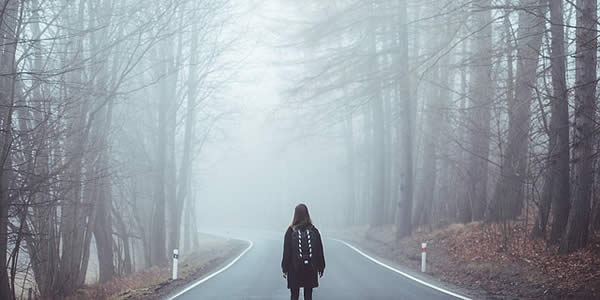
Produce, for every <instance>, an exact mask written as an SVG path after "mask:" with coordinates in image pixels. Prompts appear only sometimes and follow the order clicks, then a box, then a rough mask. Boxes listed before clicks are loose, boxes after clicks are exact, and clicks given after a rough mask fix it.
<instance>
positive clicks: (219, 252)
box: [70, 235, 247, 300]
mask: <svg viewBox="0 0 600 300" xmlns="http://www.w3.org/2000/svg"><path fill="white" fill-rule="evenodd" d="M200 245H201V247H200V249H198V250H197V251H194V252H193V253H190V254H187V255H185V254H182V256H181V257H180V260H179V274H178V279H177V280H174V281H173V280H170V278H171V268H170V266H169V267H152V268H149V269H145V270H141V271H139V272H136V273H133V274H130V275H127V276H124V277H121V278H116V279H114V280H112V281H109V282H106V283H103V284H94V285H90V286H86V287H85V288H82V289H81V290H79V291H78V292H77V293H76V295H74V296H73V297H72V298H70V299H113V300H125V299H163V298H164V297H166V296H167V295H170V294H172V293H174V292H175V291H177V290H180V289H183V288H184V287H185V286H187V285H188V284H190V283H191V282H193V281H195V280H197V279H198V278H200V277H202V276H204V275H206V274H208V273H210V272H212V271H214V270H217V269H218V268H219V267H221V266H223V265H225V264H226V263H227V262H229V261H230V260H231V259H233V258H234V257H236V256H237V255H239V254H240V253H241V252H242V251H243V250H244V249H245V248H246V247H247V243H246V242H244V241H240V240H235V239H224V238H220V237H216V236H211V235H202V237H201V239H200Z"/></svg>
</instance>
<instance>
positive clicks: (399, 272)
mask: <svg viewBox="0 0 600 300" xmlns="http://www.w3.org/2000/svg"><path fill="white" fill-rule="evenodd" d="M333 240H334V241H338V242H340V243H342V244H344V245H346V246H347V247H348V248H350V249H352V250H354V251H356V252H358V254H360V255H362V256H364V257H366V258H368V259H369V260H370V261H372V262H374V263H376V264H378V265H380V266H382V267H384V268H386V269H388V270H390V271H393V272H396V273H398V274H400V275H402V276H404V277H406V278H408V279H411V280H414V281H416V282H418V283H420V284H422V285H425V286H427V287H430V288H432V289H434V290H437V291H440V292H442V293H444V294H448V295H450V296H453V297H456V298H459V299H462V300H471V298H467V297H465V296H462V295H459V294H456V293H454V292H451V291H448V290H446V289H443V288H441V287H438V286H435V285H433V284H431V283H429V282H426V281H423V280H421V279H419V278H416V277H414V276H412V275H410V274H407V273H404V272H402V271H400V270H398V269H396V268H394V267H391V266H388V265H386V264H384V263H382V262H380V261H378V260H377V259H375V258H373V257H371V256H369V255H368V254H366V253H364V252H362V251H360V250H359V249H358V248H356V247H354V246H352V245H350V244H348V243H347V242H344V241H342V240H338V239H333Z"/></svg>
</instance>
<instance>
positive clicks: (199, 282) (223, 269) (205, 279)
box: [167, 240, 254, 300]
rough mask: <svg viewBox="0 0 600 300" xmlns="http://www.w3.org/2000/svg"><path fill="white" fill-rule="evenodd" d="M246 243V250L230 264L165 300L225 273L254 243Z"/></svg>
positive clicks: (169, 299) (171, 299)
mask: <svg viewBox="0 0 600 300" xmlns="http://www.w3.org/2000/svg"><path fill="white" fill-rule="evenodd" d="M246 242H248V243H249V245H248V247H247V248H246V249H244V251H242V253H240V255H238V256H237V257H236V258H235V259H234V260H232V261H231V262H230V263H228V264H227V265H226V266H224V267H223V268H221V269H219V270H217V271H215V272H213V273H212V274H210V275H208V276H206V277H204V278H202V279H200V280H198V281H196V282H194V284H192V285H190V286H188V287H187V288H185V289H184V290H183V291H181V292H179V293H177V294H175V295H174V296H171V297H170V298H167V300H173V299H175V298H177V297H179V296H181V295H183V294H185V293H187V292H188V291H189V290H191V289H193V288H195V287H197V286H198V285H200V284H202V283H204V282H206V281H207V280H209V279H211V278H213V277H215V276H217V275H218V274H219V273H221V272H223V271H225V270H227V269H229V267H231V266H232V265H233V264H235V263H236V262H237V261H238V260H239V259H240V258H242V256H244V254H246V252H248V251H249V250H250V249H251V248H252V246H254V243H253V242H252V241H250V240H246Z"/></svg>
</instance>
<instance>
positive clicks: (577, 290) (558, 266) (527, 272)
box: [338, 223, 600, 299]
mask: <svg viewBox="0 0 600 300" xmlns="http://www.w3.org/2000/svg"><path fill="white" fill-rule="evenodd" d="M529 229H530V228H528V230H524V224H522V223H513V224H511V225H510V226H509V227H506V230H503V227H501V226H500V225H497V224H496V225H483V224H480V223H470V224H466V225H462V224H452V225H449V226H448V227H446V228H442V229H436V230H431V231H429V230H428V231H424V232H417V233H414V234H413V235H412V236H410V237H408V238H405V239H402V240H401V241H400V242H398V244H397V243H396V242H395V240H394V232H393V228H392V227H381V228H375V229H367V228H352V230H348V231H345V232H342V233H338V234H339V235H340V237H341V238H343V239H345V240H346V241H348V242H351V243H354V244H355V245H357V246H358V247H359V248H362V249H364V250H366V251H368V252H370V253H372V254H375V255H377V256H379V257H382V258H384V259H387V260H390V261H393V262H395V263H397V264H398V265H402V266H406V267H409V268H411V269H414V270H420V266H421V254H420V250H421V249H420V247H421V242H427V243H428V245H427V265H428V270H427V273H428V275H431V276H433V277H435V278H438V279H440V280H441V281H444V282H448V283H450V284H453V285H456V286H458V287H461V288H464V289H466V290H468V291H472V293H471V295H472V296H474V297H475V298H484V299H600V236H598V235H596V236H594V237H593V239H592V241H591V243H590V245H589V247H588V248H587V249H584V250H581V251H578V252H575V253H572V254H570V255H559V254H558V253H557V248H556V247H547V246H546V243H545V242H544V241H540V240H538V241H532V240H530V239H529V238H528V235H527V234H528V232H530V230H529ZM503 232H507V233H508V234H507V235H506V236H508V237H509V238H508V242H507V243H506V245H505V243H504V242H503V241H504V240H505V239H504V238H503V237H504V236H505V235H504V234H503Z"/></svg>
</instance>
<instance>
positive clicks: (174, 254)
mask: <svg viewBox="0 0 600 300" xmlns="http://www.w3.org/2000/svg"><path fill="white" fill-rule="evenodd" d="M178 260H179V250H178V249H173V276H172V278H173V280H176V279H177V261H178Z"/></svg>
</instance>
